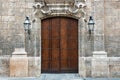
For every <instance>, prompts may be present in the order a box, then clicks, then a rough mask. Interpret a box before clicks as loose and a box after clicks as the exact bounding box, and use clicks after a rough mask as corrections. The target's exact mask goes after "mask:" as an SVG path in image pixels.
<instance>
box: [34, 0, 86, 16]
mask: <svg viewBox="0 0 120 80" xmlns="http://www.w3.org/2000/svg"><path fill="white" fill-rule="evenodd" d="M33 8H34V12H33V14H34V15H35V16H37V17H39V18H44V17H46V16H47V17H48V16H72V17H75V18H80V17H84V16H85V15H86V12H85V8H86V4H85V2H81V1H77V0H75V1H74V3H73V4H71V3H51V4H50V3H48V4H47V3H46V2H44V1H40V2H37V3H35V4H34V5H33Z"/></svg>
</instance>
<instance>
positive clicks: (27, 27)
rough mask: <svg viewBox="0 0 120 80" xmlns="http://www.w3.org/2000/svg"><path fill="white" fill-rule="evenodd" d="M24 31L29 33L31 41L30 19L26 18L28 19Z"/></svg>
mask: <svg viewBox="0 0 120 80" xmlns="http://www.w3.org/2000/svg"><path fill="white" fill-rule="evenodd" d="M24 29H25V31H26V32H27V33H28V35H29V39H30V34H31V22H30V19H29V17H26V19H25V22H24Z"/></svg>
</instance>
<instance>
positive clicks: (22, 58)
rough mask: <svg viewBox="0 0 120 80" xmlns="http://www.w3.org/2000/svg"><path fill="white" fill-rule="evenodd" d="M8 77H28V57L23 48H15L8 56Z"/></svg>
mask: <svg viewBox="0 0 120 80" xmlns="http://www.w3.org/2000/svg"><path fill="white" fill-rule="evenodd" d="M10 77H28V57H27V53H26V52H25V50H24V48H22V49H20V48H19V49H15V52H13V53H12V57H11V58H10Z"/></svg>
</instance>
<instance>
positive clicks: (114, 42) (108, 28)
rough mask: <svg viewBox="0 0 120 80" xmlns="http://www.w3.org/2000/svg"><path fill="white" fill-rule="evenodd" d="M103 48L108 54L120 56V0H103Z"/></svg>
mask: <svg viewBox="0 0 120 80" xmlns="http://www.w3.org/2000/svg"><path fill="white" fill-rule="evenodd" d="M104 6H105V14H104V18H105V22H104V25H105V50H106V52H108V56H110V57H112V56H115V57H119V56H120V0H105V4H104Z"/></svg>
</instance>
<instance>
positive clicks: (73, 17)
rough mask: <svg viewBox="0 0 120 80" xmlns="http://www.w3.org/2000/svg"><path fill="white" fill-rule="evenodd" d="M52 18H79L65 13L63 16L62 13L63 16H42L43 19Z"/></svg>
mask: <svg viewBox="0 0 120 80" xmlns="http://www.w3.org/2000/svg"><path fill="white" fill-rule="evenodd" d="M52 18H53V19H54V18H66V19H71V20H72V19H73V20H78V18H77V17H73V16H72V17H71V16H64V15H63V16H62V15H61V16H47V17H44V18H42V20H46V19H52Z"/></svg>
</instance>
